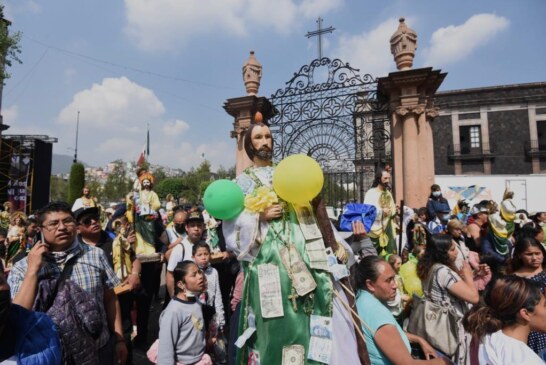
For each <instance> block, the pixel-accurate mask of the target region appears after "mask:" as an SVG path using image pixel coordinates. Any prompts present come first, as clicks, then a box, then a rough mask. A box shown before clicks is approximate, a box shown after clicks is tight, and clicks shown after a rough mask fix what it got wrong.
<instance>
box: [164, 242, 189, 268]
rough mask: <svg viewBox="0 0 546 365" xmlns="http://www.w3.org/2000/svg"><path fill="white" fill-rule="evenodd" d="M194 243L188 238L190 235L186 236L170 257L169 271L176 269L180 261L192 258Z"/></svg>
mask: <svg viewBox="0 0 546 365" xmlns="http://www.w3.org/2000/svg"><path fill="white" fill-rule="evenodd" d="M192 247H193V245H192V243H191V242H190V241H189V240H188V237H184V239H183V240H182V243H181V244H179V245H176V246H175V247H174V248H173V251H172V252H171V257H169V263H168V264H167V271H171V272H172V271H174V269H175V267H176V265H177V264H178V263H179V262H182V261H186V260H191V250H192Z"/></svg>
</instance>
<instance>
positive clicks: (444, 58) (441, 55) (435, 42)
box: [424, 14, 510, 66]
mask: <svg viewBox="0 0 546 365" xmlns="http://www.w3.org/2000/svg"><path fill="white" fill-rule="evenodd" d="M509 24H510V21H509V20H508V19H507V18H505V17H502V16H497V15H495V14H477V15H473V16H471V17H470V18H469V19H468V20H467V21H466V22H465V23H464V24H461V25H449V26H447V27H443V28H439V29H437V30H436V31H435V32H434V33H433V34H432V37H431V39H430V46H429V47H428V48H427V49H425V50H424V55H425V64H426V65H434V66H440V65H446V64H449V63H453V62H457V61H460V60H462V59H464V58H466V57H467V56H469V55H470V54H471V53H472V52H473V51H474V50H475V49H476V48H478V47H481V46H483V45H485V44H486V43H487V42H489V41H490V40H491V39H492V38H493V37H495V36H496V35H497V34H498V33H500V32H502V31H503V30H505V29H506V28H508V26H509Z"/></svg>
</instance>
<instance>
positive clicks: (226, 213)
mask: <svg viewBox="0 0 546 365" xmlns="http://www.w3.org/2000/svg"><path fill="white" fill-rule="evenodd" d="M203 204H204V206H205V209H206V210H207V212H208V213H209V214H210V215H211V216H213V217H214V218H216V219H221V220H229V219H233V218H235V217H237V216H238V215H239V214H240V213H241V212H242V211H243V209H244V194H243V191H242V190H241V188H240V187H239V185H237V184H236V183H234V182H233V181H231V180H226V179H220V180H216V181H214V182H213V183H211V184H210V185H209V186H208V187H207V189H206V190H205V194H203Z"/></svg>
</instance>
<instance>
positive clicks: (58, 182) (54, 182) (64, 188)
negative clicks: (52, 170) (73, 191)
mask: <svg viewBox="0 0 546 365" xmlns="http://www.w3.org/2000/svg"><path fill="white" fill-rule="evenodd" d="M50 181H51V184H50V189H51V190H50V192H49V200H51V201H63V202H65V201H67V200H68V181H66V180H64V179H63V178H62V177H58V176H51V179H50Z"/></svg>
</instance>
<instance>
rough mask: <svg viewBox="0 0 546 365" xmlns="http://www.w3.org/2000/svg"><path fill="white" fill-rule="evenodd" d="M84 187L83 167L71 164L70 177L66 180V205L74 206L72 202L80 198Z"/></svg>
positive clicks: (79, 164)
mask: <svg viewBox="0 0 546 365" xmlns="http://www.w3.org/2000/svg"><path fill="white" fill-rule="evenodd" d="M84 185H85V167H84V166H83V164H81V163H79V162H75V163H73V164H72V167H71V168H70V176H69V178H68V203H69V204H74V201H76V199H78V198H79V197H80V196H82V189H83V186H84Z"/></svg>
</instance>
